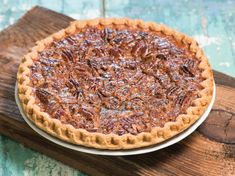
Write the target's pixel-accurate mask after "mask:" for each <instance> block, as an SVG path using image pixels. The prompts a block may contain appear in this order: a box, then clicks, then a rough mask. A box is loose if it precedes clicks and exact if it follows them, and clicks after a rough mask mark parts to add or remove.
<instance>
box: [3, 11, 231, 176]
mask: <svg viewBox="0 0 235 176" xmlns="http://www.w3.org/2000/svg"><path fill="white" fill-rule="evenodd" d="M72 20H73V19H71V18H69V17H66V16H64V15H61V14H58V13H55V12H53V11H50V10H47V9H44V8H41V7H35V8H33V9H31V10H30V11H29V12H27V13H26V15H24V16H23V17H22V18H21V19H20V20H19V21H18V22H17V23H16V24H14V25H12V26H10V27H9V28H7V29H5V30H4V31H2V32H0V65H1V70H0V133H1V134H4V135H6V136H9V137H10V138H12V139H14V140H16V141H18V142H21V143H23V144H24V145H25V146H28V147H30V148H32V149H35V150H38V151H39V152H41V153H44V154H47V155H48V156H50V157H53V158H55V159H57V160H60V161H61V162H63V163H65V164H68V165H70V166H72V167H74V168H77V169H79V170H81V171H83V172H86V173H88V174H90V175H216V176H217V175H226V176H227V175H228V176H229V175H235V170H234V167H235V136H234V133H235V131H234V129H235V116H234V114H235V79H234V78H232V77H229V76H227V75H224V74H221V73H219V72H214V74H215V79H216V84H217V97H216V102H215V105H214V107H213V110H212V112H211V113H210V115H209V117H208V119H207V120H206V121H205V123H203V125H201V127H200V128H199V129H198V130H197V131H196V132H194V133H193V134H192V135H190V136H189V137H187V138H186V139H185V140H183V141H181V142H179V143H177V144H175V145H173V146H171V147H168V148H166V149H163V150H160V151H156V152H152V153H149V154H143V155H137V156H127V157H107V156H95V155H89V154H84V153H80V152H74V151H72V150H68V149H65V148H63V147H60V146H58V145H55V144H53V143H51V142H50V141H47V140H45V139H44V138H42V137H41V136H39V135H38V134H36V133H35V132H34V131H33V130H32V129H31V128H30V127H29V126H28V125H27V124H26V123H25V122H24V121H23V119H22V117H21V115H20V113H19V110H18V108H17V106H16V103H15V100H14V85H15V81H16V72H17V67H18V64H19V62H20V59H21V57H22V56H23V55H24V54H25V53H26V52H27V50H28V48H29V47H31V46H33V45H34V42H35V41H37V40H39V39H42V38H44V37H46V36H48V35H49V34H51V33H53V32H55V31H58V30H59V29H61V28H64V27H66V26H67V25H68V24H69V22H70V21H72Z"/></svg>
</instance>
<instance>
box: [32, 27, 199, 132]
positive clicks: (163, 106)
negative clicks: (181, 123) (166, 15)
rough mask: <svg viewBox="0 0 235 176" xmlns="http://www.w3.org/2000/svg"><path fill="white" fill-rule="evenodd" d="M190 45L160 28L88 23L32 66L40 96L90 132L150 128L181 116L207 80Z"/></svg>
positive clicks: (44, 104) (48, 108)
mask: <svg viewBox="0 0 235 176" xmlns="http://www.w3.org/2000/svg"><path fill="white" fill-rule="evenodd" d="M198 65H199V60H197V59H196V57H195V54H194V53H192V52H190V51H189V48H188V45H186V44H183V43H181V42H177V41H176V40H175V39H174V38H173V37H172V36H166V35H164V34H162V33H160V32H153V31H140V29H137V28H127V27H123V28H121V27H120V28H114V27H113V26H110V27H104V26H99V27H86V28H84V29H81V30H80V31H77V32H76V33H75V34H73V35H70V36H66V37H64V38H63V39H61V40H58V41H54V42H53V43H51V44H49V45H48V46H46V48H45V49H44V50H43V51H42V52H40V53H39V55H38V57H37V58H35V59H34V64H33V65H32V66H31V68H30V69H31V76H30V79H31V83H30V84H31V86H32V87H33V94H34V96H35V99H36V103H37V104H38V105H39V107H40V108H41V110H42V111H44V112H47V113H48V114H49V115H50V116H51V117H52V118H55V119H58V120H60V121H61V122H62V123H64V124H70V125H72V126H74V127H75V128H82V129H86V130H87V131H89V132H99V133H104V134H110V133H114V134H117V135H123V134H127V133H130V134H133V135H136V134H138V133H141V132H149V131H151V129H152V128H154V127H163V126H164V124H165V123H167V122H169V121H175V120H176V118H177V116H178V115H179V114H184V113H186V110H187V108H188V107H189V106H191V105H192V101H193V100H195V99H196V98H198V92H199V91H200V90H201V89H202V86H201V85H200V82H201V81H202V80H203V78H202V76H201V70H200V69H199V68H198Z"/></svg>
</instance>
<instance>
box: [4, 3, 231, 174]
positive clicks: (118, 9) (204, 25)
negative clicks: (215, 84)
mask: <svg viewBox="0 0 235 176" xmlns="http://www.w3.org/2000/svg"><path fill="white" fill-rule="evenodd" d="M101 4H102V3H101V1H99V0H61V1H59V0H0V30H2V29H3V28H5V27H7V26H9V25H11V24H13V23H14V22H15V21H16V20H17V19H18V18H20V17H21V16H22V15H23V14H24V13H25V12H26V11H27V10H29V9H30V8H31V7H32V6H34V5H40V6H43V7H46V8H50V9H52V10H55V11H57V12H61V13H64V14H66V15H68V16H71V17H73V18H76V19H84V18H96V17H100V16H101V14H102V13H104V14H105V16H107V17H131V18H141V19H144V20H148V21H156V22H159V23H164V24H166V25H168V26H171V27H172V28H175V29H177V30H180V31H182V32H185V33H187V34H189V35H191V36H193V37H194V38H195V39H196V40H197V41H198V42H199V43H200V45H201V46H202V47H203V48H204V49H205V52H206V54H207V56H208V57H209V59H210V63H211V65H212V67H213V68H214V69H215V70H219V71H221V72H224V73H227V74H229V75H232V76H235V28H234V27H235V1H232V0H230V1H229V0H216V1H211V0H207V1H202V0H200V1H193V0H181V1H172V0H164V1H161V0H145V1H142V0H139V1H131V0H107V1H105V8H102V6H101ZM102 10H104V11H102ZM0 175H4V176H5V175H6V176H11V175H13V176H15V175H17V176H18V175H19V176H23V175H43V176H44V175H45V176H47V175H48V176H50V175H68V176H70V175H84V174H82V173H81V172H79V171H77V170H75V169H73V168H71V167H69V166H66V165H64V164H62V163H60V162H58V161H55V160H53V159H51V158H49V157H47V156H45V155H42V154H39V153H38V152H35V151H32V150H30V149H28V148H25V147H24V146H22V145H21V144H18V143H16V142H14V141H12V140H10V139H8V138H6V137H4V136H0Z"/></svg>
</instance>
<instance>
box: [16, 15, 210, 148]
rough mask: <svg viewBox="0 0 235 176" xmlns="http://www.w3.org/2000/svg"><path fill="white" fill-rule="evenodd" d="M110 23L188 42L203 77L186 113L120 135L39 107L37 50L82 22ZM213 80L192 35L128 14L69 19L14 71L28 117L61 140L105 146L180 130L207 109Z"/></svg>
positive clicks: (148, 140) (140, 142)
mask: <svg viewBox="0 0 235 176" xmlns="http://www.w3.org/2000/svg"><path fill="white" fill-rule="evenodd" d="M110 24H112V25H116V26H118V25H126V26H134V27H137V28H138V29H140V30H141V29H144V30H147V31H158V32H161V33H163V34H165V35H167V36H168V35H169V36H172V37H173V38H174V39H175V40H177V41H180V42H181V43H183V44H184V45H188V49H189V50H190V51H191V52H193V53H195V57H196V58H197V59H198V60H199V61H200V63H199V65H198V66H199V69H200V70H201V76H202V78H203V79H204V80H203V81H202V82H201V83H200V84H201V86H202V87H203V89H202V90H200V92H199V93H198V96H199V98H197V99H195V100H194V101H193V102H192V105H191V106H190V107H189V108H187V110H186V112H187V113H186V114H180V115H179V116H178V117H177V118H176V121H174V122H167V123H165V125H164V126H163V127H154V128H152V129H151V131H150V132H141V133H139V134H137V135H132V134H129V133H128V134H124V135H121V136H119V135H117V134H112V133H111V134H103V133H98V132H96V133H91V132H88V131H87V130H85V129H80V128H74V127H73V126H72V125H68V124H62V123H61V121H60V120H57V119H54V118H51V117H50V115H49V114H48V113H46V112H43V111H41V110H40V107H39V106H38V105H37V104H36V102H35V97H34V96H33V95H32V87H30V74H31V72H30V66H32V64H33V58H37V56H38V53H39V52H41V51H42V50H43V49H44V48H45V45H47V44H50V43H52V42H53V41H54V40H58V39H62V38H63V37H65V35H69V34H74V33H75V32H76V30H77V29H82V28H84V27H85V26H97V25H103V26H107V25H110ZM213 82H214V79H213V74H212V70H211V67H210V65H209V63H208V59H207V58H206V56H205V54H204V52H203V51H202V49H201V48H200V47H199V46H198V44H197V42H196V41H195V40H194V39H192V38H190V37H188V36H186V35H185V34H182V33H180V32H177V31H175V30H172V29H170V28H168V27H166V26H164V25H160V24H156V23H154V22H144V21H142V20H132V19H128V18H107V19H94V20H79V21H74V22H72V23H71V24H70V26H69V27H67V28H66V29H62V30H60V31H59V32H57V33H54V34H52V35H51V36H49V37H47V38H46V39H44V40H41V41H38V42H37V43H36V46H35V47H33V48H32V49H31V51H30V52H29V53H28V54H26V55H25V56H24V57H23V59H22V62H21V64H20V66H19V70H18V74H17V84H18V95H19V100H20V102H21V104H22V107H23V109H24V112H25V114H26V116H27V118H29V119H30V120H31V121H32V122H33V123H34V124H35V125H37V126H38V127H39V128H41V129H42V130H44V131H46V132H47V133H49V134H51V135H53V136H55V137H57V138H60V139H61V140H64V141H67V142H70V143H73V144H77V145H82V146H87V147H93V148H97V149H108V150H118V149H133V148H139V147H145V146H150V145H153V144H157V143H160V142H162V141H165V140H167V139H169V138H171V137H173V136H175V135H177V134H179V133H181V132H182V131H183V130H185V129H187V128H188V127H190V126H191V125H192V124H193V123H194V122H195V121H196V120H198V119H199V118H200V117H201V115H202V114H203V113H204V111H205V110H206V109H207V107H208V105H209V103H210V101H211V99H212V94H213V86H214V85H213V84H214V83H213Z"/></svg>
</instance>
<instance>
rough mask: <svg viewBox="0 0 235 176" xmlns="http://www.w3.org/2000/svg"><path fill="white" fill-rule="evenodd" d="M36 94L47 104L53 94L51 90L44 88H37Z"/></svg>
mask: <svg viewBox="0 0 235 176" xmlns="http://www.w3.org/2000/svg"><path fill="white" fill-rule="evenodd" d="M36 96H37V97H38V99H39V100H40V101H41V102H42V103H45V104H47V103H48V102H49V100H48V99H49V97H50V96H51V94H50V93H49V92H47V91H46V90H43V89H37V90H36Z"/></svg>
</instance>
